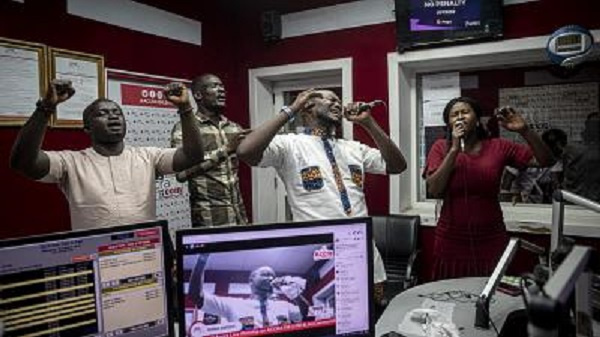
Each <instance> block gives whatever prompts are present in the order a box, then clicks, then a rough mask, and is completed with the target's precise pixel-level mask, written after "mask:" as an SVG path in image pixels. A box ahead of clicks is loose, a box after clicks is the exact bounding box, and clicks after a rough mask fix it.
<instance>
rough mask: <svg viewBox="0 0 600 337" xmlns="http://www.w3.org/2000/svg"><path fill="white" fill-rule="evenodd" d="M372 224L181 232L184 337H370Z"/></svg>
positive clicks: (322, 223) (348, 221) (350, 222)
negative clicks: (343, 336) (270, 336)
mask: <svg viewBox="0 0 600 337" xmlns="http://www.w3.org/2000/svg"><path fill="white" fill-rule="evenodd" d="M371 235H372V234H371V219H370V218H355V219H345V220H328V221H315V222H301V223H285V224H274V225H255V226H243V227H242V226H234V227H225V228H224V227H221V228H208V229H192V230H185V231H180V232H178V233H177V258H178V266H179V268H178V271H179V276H178V280H179V284H178V289H179V295H180V296H179V302H180V306H179V310H180V315H181V317H182V319H181V323H180V336H190V337H199V336H216V335H219V336H246V335H247V336H263V335H266V336H268V335H274V336H275V335H279V336H294V335H298V336H300V335H301V336H337V335H340V336H341V335H353V336H370V335H372V334H373V332H374V322H373V314H372V309H373V298H372V290H373V286H372V285H373V276H372V270H373V265H372V247H373V246H372V245H373V244H372V239H371Z"/></svg>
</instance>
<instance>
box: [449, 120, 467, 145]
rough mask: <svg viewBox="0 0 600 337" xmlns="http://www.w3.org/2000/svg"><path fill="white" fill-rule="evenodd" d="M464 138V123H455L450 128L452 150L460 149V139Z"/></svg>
mask: <svg viewBox="0 0 600 337" xmlns="http://www.w3.org/2000/svg"><path fill="white" fill-rule="evenodd" d="M464 137H465V122H464V121H457V122H456V123H454V126H453V127H452V148H454V149H459V148H460V139H461V138H464Z"/></svg>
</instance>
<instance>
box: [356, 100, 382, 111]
mask: <svg viewBox="0 0 600 337" xmlns="http://www.w3.org/2000/svg"><path fill="white" fill-rule="evenodd" d="M383 104H385V102H384V101H382V100H380V99H376V100H374V101H371V102H368V103H362V104H360V105H359V106H358V112H357V114H359V113H361V112H363V111H367V110H371V109H373V108H374V107H376V106H378V105H383Z"/></svg>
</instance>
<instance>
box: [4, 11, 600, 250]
mask: <svg viewBox="0 0 600 337" xmlns="http://www.w3.org/2000/svg"><path fill="white" fill-rule="evenodd" d="M144 2H146V3H150V2H151V3H153V4H154V5H156V6H158V7H161V8H163V9H166V10H169V11H172V12H175V13H178V14H181V15H185V16H190V17H193V18H195V19H198V20H200V21H201V22H202V42H203V44H202V46H201V47H198V46H194V45H190V44H185V43H180V42H176V41H173V40H169V39H165V38H159V37H155V36H151V35H147V34H142V33H137V32H133V31H130V30H127V29H122V28H118V27H113V26H109V25H104V24H101V23H97V22H93V21H89V20H85V19H81V18H77V17H72V16H70V15H67V14H66V10H65V8H66V5H65V1H64V0H62V1H60V0H58V1H51V2H50V1H42V0H26V4H25V5H22V4H19V3H15V2H9V1H3V2H0V36H2V37H8V38H14V39H22V40H28V41H33V42H41V43H45V44H47V45H49V46H53V47H60V48H66V49H72V50H78V51H83V52H89V53H98V54H103V55H104V56H105V58H106V65H107V67H110V68H117V69H125V70H130V71H136V72H146V73H150V74H157V75H164V76H174V77H180V78H192V77H193V76H194V75H196V74H200V73H203V72H213V73H216V74H218V75H220V76H222V77H223V79H224V81H225V84H226V86H227V88H228V91H229V93H228V98H229V100H228V115H229V117H230V118H232V119H233V120H236V121H238V122H239V123H240V124H242V125H243V126H249V116H248V69H252V68H257V67H263V66H273V65H281V64H288V63H297V62H307V61H314V60H324V59H332V58H341V57H352V59H353V76H354V81H353V82H354V88H353V89H354V90H353V91H354V97H355V99H356V100H371V99H375V98H381V99H386V100H387V99H388V97H387V96H388V92H387V90H388V89H387V65H386V55H387V53H388V52H392V51H394V50H395V45H396V41H395V38H396V37H395V27H394V24H393V23H388V24H380V25H373V26H367V27H361V28H353V29H346V30H341V31H336V32H330V33H321V34H314V35H310V36H304V37H295V38H289V39H285V40H282V41H279V42H276V43H270V44H267V43H265V42H263V40H262V37H261V33H260V20H259V19H260V13H261V12H263V11H264V10H279V11H280V12H282V13H286V12H293V11H296V10H301V9H305V8H311V7H315V4H334V3H339V2H345V1H339V0H327V1H323V0H321V1H318V0H311V1H276V0H254V1H243V0H231V1H214V2H206V1H203V2H201V3H200V2H179V1H177V2H174V1H167V0H155V1H150V0H147V1H144ZM190 13H191V15H190ZM597 13H600V3H599V2H598V1H593V0H572V1H569V2H568V6H567V5H566V4H565V3H564V2H563V1H560V0H543V1H535V2H530V3H525V4H519V5H512V6H507V7H505V10H504V14H505V37H506V38H517V37H525V36H535V35H544V34H549V33H551V32H552V31H553V30H554V29H556V28H558V27H560V26H562V25H566V24H571V23H578V24H581V25H583V26H586V27H587V28H590V29H598V28H600V21H599V20H598V19H597ZM33 104H34V102H32V108H33ZM375 117H376V119H377V121H378V122H379V123H380V124H381V125H382V127H383V128H384V129H385V130H386V131H387V130H388V116H386V115H384V114H380V115H376V116H375ZM355 131H356V132H355V134H356V138H357V139H358V140H360V141H363V142H365V143H368V144H372V142H371V141H370V138H369V137H368V136H367V135H366V134H365V133H364V132H362V130H360V128H357V129H356V130H355ZM16 132H17V129H16V128H1V129H0V177H1V178H2V181H3V183H4V184H3V187H4V188H3V194H2V195H3V196H2V201H1V203H0V207H1V208H0V212H1V214H2V215H3V217H2V225H1V226H0V238H6V237H15V236H23V235H30V234H36V233H44V232H51V231H57V230H66V229H68V228H69V220H68V218H69V216H68V210H67V207H66V202H65V201H64V198H63V196H62V195H61V194H60V192H58V190H57V189H56V188H55V187H54V186H46V185H44V184H39V183H34V182H29V181H26V180H25V179H24V178H22V177H20V176H18V175H17V174H15V173H13V172H12V171H10V170H9V169H8V156H9V153H10V147H11V145H12V142H13V141H14V137H15V135H16ZM88 144H89V142H88V140H87V139H86V137H85V135H83V134H82V133H81V132H79V131H76V130H52V131H50V132H49V133H48V135H47V139H46V142H45V147H44V148H46V149H62V148H71V149H73V148H84V147H86V146H88ZM241 183H242V189H243V193H244V198H245V201H246V205H247V209H248V210H249V211H250V210H251V205H252V200H251V192H250V189H251V179H250V170H249V169H248V168H247V167H246V166H243V167H242V169H241ZM366 186H367V187H366V193H367V202H368V206H369V209H370V212H371V213H372V214H386V213H388V210H389V199H388V179H387V178H385V177H374V176H372V177H368V178H367V183H366ZM430 242H431V241H430V240H427V241H426V242H423V247H426V246H428V245H430Z"/></svg>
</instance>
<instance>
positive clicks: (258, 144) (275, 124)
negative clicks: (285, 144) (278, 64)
mask: <svg viewBox="0 0 600 337" xmlns="http://www.w3.org/2000/svg"><path fill="white" fill-rule="evenodd" d="M320 95H321V94H320V93H319V92H317V91H315V90H314V89H309V90H306V91H303V92H302V93H300V94H299V95H298V97H296V100H295V101H294V103H293V104H292V105H291V106H290V107H289V109H290V110H289V111H288V112H286V113H280V114H277V116H275V118H272V119H270V120H268V121H266V122H265V123H263V124H262V125H260V126H259V127H258V128H256V129H253V131H252V132H251V133H250V134H248V135H247V136H246V138H244V140H242V142H241V143H240V145H239V146H238V148H237V155H238V158H239V159H241V160H243V161H244V162H246V163H247V164H249V165H252V166H255V165H257V164H258V163H260V160H261V159H262V155H263V152H264V151H265V149H266V148H267V146H269V143H270V142H271V140H273V137H275V135H276V134H277V132H278V131H279V129H281V127H282V126H284V125H285V124H286V123H287V122H288V121H289V120H290V119H291V118H293V117H294V116H295V115H296V114H297V113H298V112H299V111H300V110H302V109H303V108H304V104H305V103H306V102H307V101H308V100H309V99H310V98H313V97H317V96H320Z"/></svg>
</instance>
